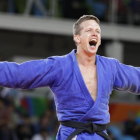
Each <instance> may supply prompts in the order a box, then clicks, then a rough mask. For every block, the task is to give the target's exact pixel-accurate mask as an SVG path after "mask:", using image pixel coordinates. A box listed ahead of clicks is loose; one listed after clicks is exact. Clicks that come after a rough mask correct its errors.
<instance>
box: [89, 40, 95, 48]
mask: <svg viewBox="0 0 140 140" xmlns="http://www.w3.org/2000/svg"><path fill="white" fill-rule="evenodd" d="M96 44H97V41H96V40H91V41H90V42H89V45H90V46H91V47H95V46H96Z"/></svg>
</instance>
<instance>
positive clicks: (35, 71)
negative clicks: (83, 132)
mask: <svg viewBox="0 0 140 140" xmlns="http://www.w3.org/2000/svg"><path fill="white" fill-rule="evenodd" d="M56 64H57V65H56ZM56 66H57V67H56ZM59 70H60V69H59V64H58V63H57V61H56V60H55V59H53V58H48V59H44V60H33V61H27V62H24V63H22V64H17V63H13V62H0V86H4V87H9V88H22V89H32V88H37V87H43V86H52V84H54V83H57V77H58V75H57V73H58V71H59Z"/></svg>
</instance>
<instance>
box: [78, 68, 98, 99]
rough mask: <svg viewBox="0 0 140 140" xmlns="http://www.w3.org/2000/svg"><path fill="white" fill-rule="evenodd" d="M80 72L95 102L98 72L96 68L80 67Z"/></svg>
mask: <svg viewBox="0 0 140 140" xmlns="http://www.w3.org/2000/svg"><path fill="white" fill-rule="evenodd" d="M80 71H81V74H82V77H83V80H84V83H85V85H86V87H87V89H88V91H89V93H90V94H91V96H92V98H93V100H94V101H95V100H96V98H97V70H96V66H94V67H89V68H87V67H82V66H80Z"/></svg>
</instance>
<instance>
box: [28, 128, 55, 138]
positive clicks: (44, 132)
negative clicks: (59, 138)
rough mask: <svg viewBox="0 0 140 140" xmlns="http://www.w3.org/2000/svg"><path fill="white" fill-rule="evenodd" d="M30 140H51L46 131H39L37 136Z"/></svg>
mask: <svg viewBox="0 0 140 140" xmlns="http://www.w3.org/2000/svg"><path fill="white" fill-rule="evenodd" d="M31 140H53V139H52V138H51V137H50V136H49V134H48V133H47V131H46V129H43V128H42V129H41V130H40V133H39V134H35V135H34V136H33V137H32V139H31Z"/></svg>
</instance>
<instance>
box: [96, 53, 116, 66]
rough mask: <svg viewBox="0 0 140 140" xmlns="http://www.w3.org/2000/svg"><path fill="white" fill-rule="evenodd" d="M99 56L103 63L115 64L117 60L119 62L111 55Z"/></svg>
mask: <svg viewBox="0 0 140 140" xmlns="http://www.w3.org/2000/svg"><path fill="white" fill-rule="evenodd" d="M97 57H98V59H99V61H100V62H102V63H108V64H115V63H116V62H118V60H117V59H115V58H111V57H105V56H100V55H97Z"/></svg>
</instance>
